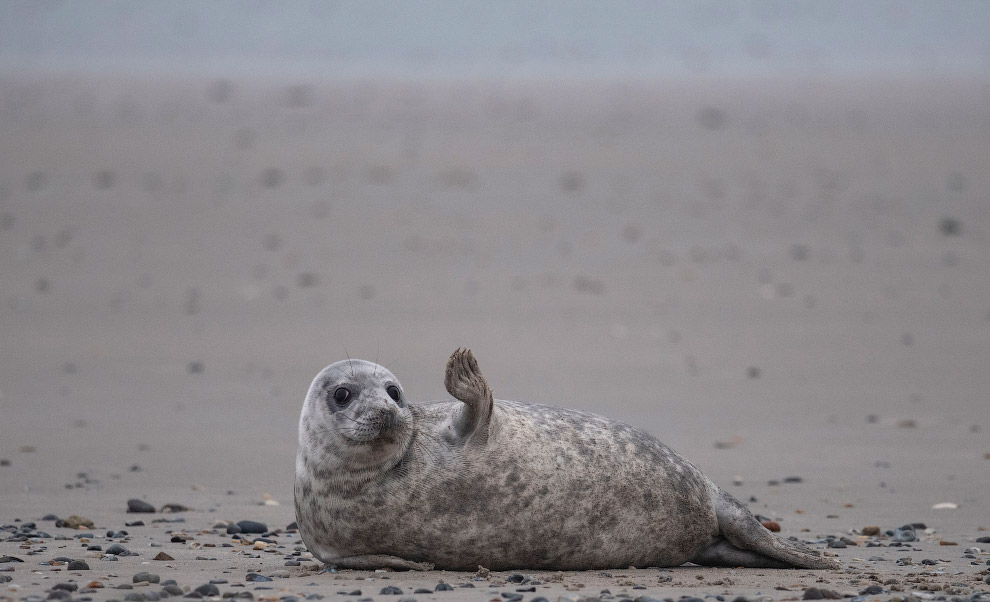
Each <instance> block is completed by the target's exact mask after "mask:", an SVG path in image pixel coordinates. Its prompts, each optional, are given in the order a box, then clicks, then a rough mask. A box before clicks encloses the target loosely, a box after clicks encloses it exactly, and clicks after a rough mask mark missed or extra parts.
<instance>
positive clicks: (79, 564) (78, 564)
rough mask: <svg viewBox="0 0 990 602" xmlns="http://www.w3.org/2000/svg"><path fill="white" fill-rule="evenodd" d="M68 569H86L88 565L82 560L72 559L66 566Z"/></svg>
mask: <svg viewBox="0 0 990 602" xmlns="http://www.w3.org/2000/svg"><path fill="white" fill-rule="evenodd" d="M67 569H68V570H70V571H88V570H89V565H88V564H86V563H85V562H84V561H82V560H73V561H72V562H70V563H69V566H68V567H67Z"/></svg>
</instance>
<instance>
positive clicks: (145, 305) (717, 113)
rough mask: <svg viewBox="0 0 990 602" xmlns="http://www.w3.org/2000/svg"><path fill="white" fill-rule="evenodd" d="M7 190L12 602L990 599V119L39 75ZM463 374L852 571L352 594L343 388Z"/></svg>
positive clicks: (20, 80)
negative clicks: (326, 521) (340, 410)
mask: <svg viewBox="0 0 990 602" xmlns="http://www.w3.org/2000/svg"><path fill="white" fill-rule="evenodd" d="M0 157H2V158H3V160H2V161H0V525H4V527H3V529H4V530H3V531H0V601H10V602H15V601H23V602H35V601H40V600H44V599H46V598H53V599H68V598H69V597H71V599H72V600H78V601H80V602H88V601H95V602H105V601H108V600H120V601H128V602H141V601H145V600H147V601H152V602H153V601H154V600H157V599H160V598H161V596H162V595H163V594H162V592H163V590H165V588H168V587H171V588H172V590H171V591H169V590H166V593H165V595H187V594H188V593H189V592H193V591H194V590H195V589H196V588H198V587H199V586H202V585H204V584H209V583H210V581H211V580H213V581H218V580H219V582H218V583H215V585H216V589H215V590H212V589H208V588H207V589H204V590H202V591H201V594H200V595H201V596H203V597H218V596H219V597H231V596H235V597H245V598H253V599H257V600H266V601H275V600H281V601H283V602H294V600H298V599H303V598H305V599H312V600H316V599H320V598H319V596H322V597H323V598H326V599H333V600H342V601H343V600H346V601H352V602H353V601H356V600H359V599H363V598H370V599H374V600H376V601H382V600H384V601H388V600H402V599H406V598H410V597H412V598H415V599H416V600H418V601H419V602H427V601H432V600H440V601H443V600H450V601H451V602H467V601H481V600H494V599H499V600H509V601H510V602H511V601H513V600H515V599H519V598H515V595H516V594H520V595H521V596H522V598H521V600H522V601H523V602H532V601H534V600H536V598H538V597H544V598H546V599H547V600H549V601H550V602H557V600H559V599H560V598H562V597H563V598H566V599H567V600H569V601H572V602H577V601H578V600H579V599H588V600H595V599H598V600H608V599H610V598H612V599H617V600H618V599H622V598H633V599H635V598H639V597H641V596H649V597H652V598H657V599H664V598H669V599H675V600H676V599H677V598H679V597H681V596H685V595H686V596H690V597H696V598H706V597H708V596H714V597H716V599H719V600H733V599H734V598H735V597H736V596H746V597H747V598H749V599H757V598H759V599H772V600H793V599H801V598H803V597H808V596H811V597H814V596H815V593H814V592H811V593H810V594H809V593H806V592H807V591H808V589H809V588H818V589H820V590H827V592H837V593H838V594H839V595H841V596H844V597H853V598H856V597H862V599H864V600H873V599H879V600H888V599H904V600H909V599H910V600H913V599H918V600H926V599H946V600H955V599H963V600H987V599H990V593H988V592H990V585H988V584H987V582H986V579H987V578H988V577H987V570H988V569H990V567H988V563H990V543H986V542H979V541H978V539H979V538H986V537H988V536H990V501H988V500H990V497H988V496H990V487H988V482H990V481H988V470H990V439H988V437H987V432H988V429H990V397H988V395H990V393H988V392H990V370H988V369H987V368H988V366H990V277H988V274H990V170H988V169H987V158H988V157H990V83H988V82H985V81H972V80H953V79H945V80H938V79H934V78H928V79H905V78H902V79H894V78H889V79H883V78H873V79H855V78H845V79H842V78H831V79H829V78H826V77H823V78H817V79H799V78H777V79H767V80H763V81H760V80H748V81H724V80H714V79H704V78H672V79H663V80H651V81H646V80H634V81H633V80H615V81H583V80H554V81H545V80H525V79H515V80H465V79H460V80H454V79H452V80H435V81H429V80H427V81H405V80H394V81H393V80H332V81H330V80H328V81H322V80H306V81H300V80H276V79H270V80H261V79H256V80H249V79H230V80H227V79H195V78H187V79H167V78H159V79H140V78H136V77H132V78H111V77H102V78H83V77H80V76H58V75H48V76H42V75H38V74H25V73H6V74H4V75H3V76H2V77H0ZM460 346H467V347H470V348H472V349H473V350H474V353H475V354H476V355H477V357H478V358H479V361H480V362H481V363H482V366H483V368H484V371H485V374H486V376H487V378H488V381H489V383H490V384H491V385H492V388H493V389H494V391H495V396H496V397H497V398H501V399H515V400H524V401H538V402H542V403H549V404H553V405H558V406H564V407H571V408H577V409H582V410H588V411H592V412H596V413H599V414H603V415H606V416H609V417H612V418H615V419H619V420H623V421H626V422H629V423H632V424H635V425H638V426H641V427H642V428H644V429H646V430H647V431H649V432H651V433H653V434H654V435H656V436H657V437H659V438H660V440H662V441H664V442H665V443H667V444H668V445H670V446H671V447H673V448H674V449H676V450H678V451H679V452H680V453H681V454H682V455H684V456H685V457H687V458H688V459H690V460H691V461H692V462H694V463H695V464H697V465H698V466H699V467H700V468H701V469H702V470H703V471H704V472H705V473H706V474H707V475H708V476H710V477H711V478H712V479H713V480H715V481H716V482H717V483H719V484H720V485H721V486H722V487H723V488H725V489H727V490H728V491H730V492H731V493H732V494H733V495H735V496H736V497H738V498H739V499H740V500H743V501H745V502H747V503H748V505H749V507H750V508H751V509H752V510H753V511H754V512H755V513H757V514H760V515H762V516H765V517H767V518H769V519H772V520H775V521H777V522H779V524H780V526H781V535H782V536H785V537H786V536H795V537H798V538H800V539H802V540H806V541H808V542H810V543H811V544H812V545H813V546H814V547H816V548H817V549H820V550H823V551H826V552H827V553H830V554H835V555H837V557H838V558H839V559H840V560H841V561H842V563H843V564H844V568H843V569H840V570H836V571H804V570H785V571H771V570H756V569H715V568H699V567H694V566H683V567H677V568H673V569H656V568H640V569H616V570H611V571H607V572H600V573H599V572H591V573H561V574H558V573H552V572H549V573H548V572H533V571H527V570H526V569H525V567H520V569H519V570H518V571H517V573H518V575H515V574H514V573H491V574H488V575H483V572H482V574H479V575H478V576H477V577H476V575H475V574H474V573H450V572H443V571H430V572H425V573H383V572H362V571H340V572H339V573H320V572H319V571H320V569H321V568H322V567H320V566H319V565H318V563H317V562H316V561H314V560H313V559H312V558H311V557H309V556H308V555H307V552H305V548H304V547H303V545H302V542H301V541H300V539H299V536H298V533H295V532H291V531H289V530H288V527H289V526H290V524H291V523H292V522H293V521H294V520H295V517H294V515H293V506H292V481H293V465H294V456H295V449H296V427H297V421H298V417H299V410H300V407H301V404H302V400H303V396H304V394H305V393H306V390H307V387H308V385H309V382H310V380H311V379H312V378H313V376H314V375H315V374H316V373H317V372H318V371H319V370H320V369H321V368H322V367H323V366H325V365H327V364H329V363H331V362H333V361H336V360H339V359H343V358H345V357H347V356H350V357H359V358H364V359H368V360H376V359H377V360H378V362H379V363H381V364H383V365H385V366H387V367H388V368H389V369H390V370H392V372H394V373H395V374H396V375H397V376H398V378H399V379H401V381H402V383H403V385H404V387H405V390H406V393H407V395H408V396H409V397H410V398H411V399H412V400H414V401H415V400H428V399H442V398H446V397H447V394H446V392H445V391H444V388H443V368H444V364H445V362H446V358H447V356H448V355H449V354H450V352H451V351H453V350H454V349H455V348H457V347H460ZM130 499H139V500H144V501H146V502H148V503H150V504H151V505H153V506H154V508H155V510H156V512H155V513H154V514H135V513H128V512H127V509H128V500H130ZM166 504H179V505H181V506H183V507H185V508H186V510H182V511H179V512H168V513H162V512H160V510H161V509H162V508H163V506H165V505H166ZM47 515H53V516H55V517H57V518H58V519H62V520H65V519H67V518H68V517H70V516H72V515H77V516H81V517H84V518H86V519H89V520H91V521H92V525H91V526H89V527H85V526H84V527H83V528H82V529H81V530H80V529H71V528H67V527H64V526H63V527H59V526H56V525H57V524H61V523H56V521H55V520H50V519H49V520H44V518H45V517H46V516H47ZM244 520H250V521H260V522H262V523H264V524H265V526H266V527H267V528H266V529H265V531H266V533H267V534H266V533H258V534H228V533H227V530H226V526H227V524H228V523H236V522H238V521H244ZM137 521H141V522H143V523H144V524H143V525H133V526H128V523H135V522H137ZM155 521H163V522H155ZM28 523H34V526H33V527H31V526H28ZM912 523H918V524H923V525H924V526H916V528H915V530H914V532H915V534H916V537H917V541H906V542H899V541H896V538H895V537H893V536H888V535H886V534H885V533H886V532H888V531H890V532H894V530H895V529H898V528H901V527H902V526H905V525H909V524H912ZM870 526H875V527H879V534H878V535H874V536H867V535H864V534H863V529H864V528H865V527H870ZM122 531H126V532H127V534H126V535H123V534H121V532H122ZM108 532H113V533H112V536H108ZM901 533H903V532H901ZM235 535H236V537H235ZM259 537H260V538H262V539H263V540H268V541H257V540H258V538H259ZM831 540H839V541H842V542H844V543H845V546H846V547H827V546H828V545H829V543H828V542H829V541H831ZM114 544H120V545H122V546H123V547H124V548H126V550H127V551H129V552H131V553H133V555H128V554H112V553H110V554H108V551H109V549H110V547H111V546H112V545H114ZM894 544H898V545H894ZM832 545H840V544H832ZM972 548H978V550H972ZM117 551H119V550H117ZM159 553H165V554H166V556H167V557H169V558H171V559H170V560H155V558H156V556H157V555H158V554H159ZM57 558H67V559H72V560H82V561H84V562H85V563H86V564H87V565H88V567H89V568H88V569H87V570H70V569H69V566H68V563H67V562H63V561H58V560H55V559H57ZM904 559H909V560H904ZM140 572H149V573H152V574H154V575H156V576H157V577H158V582H156V583H151V584H148V583H147V582H138V583H135V582H134V576H135V575H136V574H138V573H140ZM255 575H260V576H261V579H257V578H256V577H254V576H255ZM267 578H270V579H271V580H270V581H269V580H264V579H267ZM148 579H151V577H148ZM168 580H173V581H174V582H175V583H174V585H167V584H166V582H167V581H168ZM441 582H443V583H448V584H451V585H452V586H453V588H452V590H451V591H435V588H436V586H437V585H438V584H439V583H441ZM534 582H535V583H534ZM57 584H70V585H66V586H59V587H60V588H64V589H59V588H55V586H56V585H57ZM464 584H469V585H471V586H473V588H468V587H461V586H462V585H464ZM72 586H75V587H76V588H77V589H75V590H73V591H69V590H72ZM387 586H397V587H399V588H400V589H401V590H402V594H388V593H381V592H382V589H383V588H385V587H387ZM871 587H872V588H874V589H870V588H871ZM175 588H178V589H179V590H181V592H179V591H178V590H176V589H175ZM417 590H429V592H425V591H417ZM604 590H607V592H605V591H604ZM60 591H69V593H68V594H63V593H58V592H60ZM357 591H360V593H354V592H357ZM53 592H55V593H53ZM827 592H826V593H827ZM980 592H982V594H981V593H980ZM506 594H509V595H506Z"/></svg>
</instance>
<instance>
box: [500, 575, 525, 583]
mask: <svg viewBox="0 0 990 602" xmlns="http://www.w3.org/2000/svg"><path fill="white" fill-rule="evenodd" d="M505 580H506V581H508V582H509V583H522V582H523V581H525V580H526V575H523V574H522V573H512V574H511V575H509V576H508V577H506V578H505Z"/></svg>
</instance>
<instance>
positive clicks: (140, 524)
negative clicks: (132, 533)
mask: <svg viewBox="0 0 990 602" xmlns="http://www.w3.org/2000/svg"><path fill="white" fill-rule="evenodd" d="M124 526H125V527H143V526H144V521H143V520H136V521H134V522H130V523H124Z"/></svg>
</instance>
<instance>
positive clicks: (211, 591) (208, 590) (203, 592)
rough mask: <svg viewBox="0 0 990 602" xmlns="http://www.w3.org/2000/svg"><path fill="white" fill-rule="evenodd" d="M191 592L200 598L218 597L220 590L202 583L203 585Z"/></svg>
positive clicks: (209, 584)
mask: <svg viewBox="0 0 990 602" xmlns="http://www.w3.org/2000/svg"><path fill="white" fill-rule="evenodd" d="M193 591H194V592H196V593H197V594H199V595H200V596H203V597H210V596H219V595H220V588H219V587H217V586H215V585H213V584H212V583H204V584H203V585H200V586H199V587H197V588H196V589H194V590H193Z"/></svg>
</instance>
